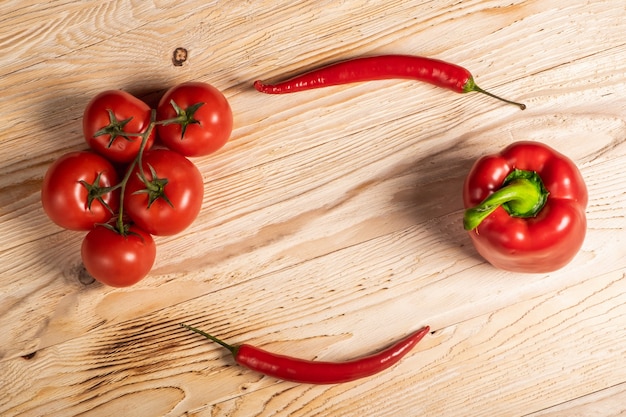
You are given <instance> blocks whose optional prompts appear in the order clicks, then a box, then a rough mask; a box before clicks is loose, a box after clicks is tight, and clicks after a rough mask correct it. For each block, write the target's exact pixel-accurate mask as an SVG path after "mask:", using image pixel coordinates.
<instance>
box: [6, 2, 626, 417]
mask: <svg viewBox="0 0 626 417" xmlns="http://www.w3.org/2000/svg"><path fill="white" fill-rule="evenodd" d="M280 3H281V2H275V1H257V2H251V1H230V0H229V1H130V0H110V1H59V0H53V1H48V2H41V1H34V0H26V1H24V0H19V1H18V0H7V1H3V2H2V15H3V17H2V18H0V45H1V47H2V55H1V57H0V91H1V94H0V156H1V162H0V190H1V192H0V236H2V239H0V415H2V416H44V415H45V416H73V415H88V416H112V415H117V416H188V417H191V416H194V417H208V416H212V417H213V416H233V417H234V416H418V415H420V416H533V417H538V416H550V417H555V416H559V417H560V416H568V417H569V416H617V415H624V414H626V366H624V363H625V362H624V359H626V279H625V272H624V271H625V267H626V241H625V239H624V237H625V233H624V226H625V225H626V220H625V217H626V180H625V179H624V169H625V167H626V121H625V120H626V119H625V116H626V97H625V94H626V93H625V92H626V6H625V4H624V2H623V0H599V1H593V2H586V1H585V2H583V1H566V0H534V1H516V0H515V1H510V0H507V1H504V0H493V1H487V0H468V1H463V2H460V1H441V0H431V1H372V2H368V1H359V0H345V1H319V0H315V1H300V2H292V3H293V4H292V5H290V4H288V2H282V3H285V4H282V5H281V4H280ZM177 47H184V48H186V49H187V50H188V52H189V56H188V60H187V61H186V62H184V63H183V65H182V66H175V65H173V63H172V54H173V51H174V50H175V49H176V48H177ZM380 53H404V54H415V55H425V56H431V57H435V58H440V59H445V60H448V61H452V62H455V63H458V64H460V65H463V66H465V67H467V68H468V69H470V70H471V71H472V73H473V74H474V76H475V78H476V81H477V82H478V84H479V85H481V86H482V87H483V88H485V89H489V90H491V91H492V92H494V93H496V94H499V95H502V96H505V97H507V98H510V99H513V100H519V101H523V102H525V103H526V104H527V105H528V109H527V110H525V111H520V110H519V109H517V108H516V107H514V106H508V105H505V104H502V103H500V102H498V101H496V100H493V99H491V98H489V97H486V96H483V95H480V94H466V95H460V94H456V93H453V92H450V91H445V90H442V89H438V88H435V87H432V86H429V85H425V84H419V83H415V82H410V81H396V80H391V81H379V82H372V83H363V84H355V85H350V86H341V87H333V88H331V89H325V90H317V91H311V92H304V93H298V94H293V95H286V96H268V95H263V94H260V93H257V92H256V91H255V90H254V89H253V88H252V82H253V81H254V80H255V79H263V80H269V81H275V80H279V79H282V78H284V77H287V76H290V75H294V74H296V73H297V72H299V71H301V70H304V69H310V68H313V67H316V66H319V65H322V64H325V63H329V62H333V61H336V60H340V59H345V58H350V57H356V56H362V55H372V54H380ZM190 80H200V81H205V82H209V83H211V84H213V85H214V86H216V87H217V88H219V89H221V90H222V91H223V92H224V94H225V95H226V97H227V98H228V99H229V101H230V103H231V106H232V109H233V112H234V118H235V129H234V131H233V135H232V138H231V140H230V141H229V143H228V144H227V145H226V146H225V147H224V148H223V149H222V150H220V151H219V152H218V153H216V154H214V155H211V156H208V157H203V158H196V159H194V162H195V163H196V164H197V165H198V167H199V168H200V170H201V172H202V174H203V177H204V181H205V198H204V205H203V209H202V212H201V213H200V216H199V218H198V219H197V221H196V222H195V223H194V224H193V225H192V226H191V227H190V228H189V229H188V230H187V231H186V232H184V233H183V234H181V235H177V236H173V237H167V238H157V244H158V259H157V261H156V264H155V267H154V269H153V271H152V273H151V275H150V276H149V277H148V278H146V279H145V280H143V281H142V282H140V283H139V284H137V285H135V286H133V287H130V288H126V289H113V288H109V287H105V286H103V285H100V284H98V283H88V282H86V280H85V278H86V277H85V276H84V273H82V272H81V271H82V269H81V261H80V253H79V248H80V242H81V240H82V236H83V235H82V234H81V233H76V232H69V231H63V230H61V229H60V228H58V227H57V226H55V225H54V224H52V223H51V222H50V221H49V220H48V219H47V217H46V216H45V215H44V213H43V210H42V209H41V204H40V199H39V189H40V185H41V180H42V177H43V175H44V173H45V171H46V169H47V167H48V165H49V164H50V163H51V162H52V161H53V160H54V159H55V158H57V157H59V156H61V155H62V154H64V153H66V152H68V151H71V150H78V149H83V148H85V143H84V141H83V139H82V136H81V116H82V111H83V108H84V106H85V104H86V103H87V102H88V101H89V99H90V98H91V97H93V96H94V95H95V94H97V93H98V92H100V91H103V90H106V89H111V88H119V89H124V90H127V91H130V92H131V93H133V94H136V95H137V96H139V97H141V98H142V99H145V100H146V101H147V102H148V103H150V104H151V105H154V104H155V102H156V101H157V100H158V98H159V97H160V95H161V94H162V93H163V92H164V91H165V89H167V88H168V87H170V86H172V85H175V84H177V83H179V82H183V81H190ZM516 140H536V141H541V142H544V143H547V144H549V145H551V146H553V147H555V148H556V149H558V150H560V151H561V152H563V153H565V154H567V155H568V156H569V157H570V158H571V159H573V160H574V161H575V162H576V164H577V165H578V166H579V167H580V169H581V172H582V174H583V176H584V178H585V180H586V183H587V186H588V188H589V200H590V203H589V208H588V234H587V238H586V240H585V243H584V245H583V248H582V250H581V251H580V253H579V254H578V256H577V257H576V258H575V259H574V260H573V261H572V262H571V263H570V264H569V265H568V266H566V267H565V268H563V269H562V270H559V271H557V272H554V273H550V274H535V275H525V274H516V273H508V272H503V271H500V270H497V269H495V268H493V267H491V266H490V265H489V264H487V263H486V262H485V261H484V260H483V259H481V258H480V257H479V256H478V255H477V254H476V252H475V251H474V249H473V247H472V245H471V242H470V240H469V237H468V236H467V234H466V232H465V231H464V230H463V228H462V225H461V217H462V202H461V185H462V183H463V179H464V177H465V175H466V174H467V172H468V170H469V168H470V166H471V165H472V163H473V161H474V160H475V159H477V158H478V157H480V156H481V155H484V154H486V153H490V152H494V151H497V150H499V149H501V148H503V147H504V146H506V145H508V144H509V143H512V142H514V141H516ZM181 322H185V323H188V324H192V325H196V326H198V327H201V328H202V329H204V330H206V331H209V332H211V333H213V334H215V335H217V336H219V337H221V338H223V339H225V340H227V341H229V342H231V343H235V344H237V343H243V342H249V343H252V344H256V345H259V346H262V347H264V348H266V349H268V350H272V351H275V352H279V353H285V354H291V355H294V356H298V357H302V358H308V359H318V360H331V361H341V360H345V359H350V358H355V357H358V356H361V355H365V354H368V353H371V352H373V351H376V350H377V349H380V348H382V347H384V346H386V345H388V344H390V343H392V342H393V341H395V340H397V339H399V338H401V337H402V336H404V335H406V334H407V333H409V332H411V331H414V330H417V329H418V328H420V327H421V326H423V325H430V326H431V328H432V330H433V332H432V333H431V334H429V335H427V336H426V338H425V339H424V340H423V341H422V342H421V343H420V344H419V345H418V346H417V347H416V348H415V349H414V350H413V351H412V352H411V353H410V354H409V355H408V356H407V357H406V358H405V359H404V360H402V361H401V362H400V363H399V364H398V365H396V366H394V367H393V368H391V369H389V370H388V371H386V372H384V373H381V374H379V375H376V376H374V377H371V378H368V379H364V380H360V381H356V382H353V383H346V384H340V385H330V386H311V385H303V384H295V383H289V382H282V381H277V380H275V379H272V378H268V377H263V376H262V375H260V374H257V373H255V372H252V371H248V370H246V369H243V368H241V367H239V366H237V365H236V364H234V362H233V360H232V357H231V356H230V355H229V354H228V352H227V351H225V350H224V349H222V348H220V347H219V346H217V345H215V344H212V343H210V342H208V341H205V340H204V339H202V338H200V337H199V336H197V335H194V334H192V333H190V332H188V331H186V330H184V329H182V328H180V327H179V323H181Z"/></svg>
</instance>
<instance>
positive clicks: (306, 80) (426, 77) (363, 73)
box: [254, 55, 526, 110]
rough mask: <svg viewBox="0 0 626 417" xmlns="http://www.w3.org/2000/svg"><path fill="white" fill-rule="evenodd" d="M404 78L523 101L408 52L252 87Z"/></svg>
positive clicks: (290, 88) (274, 90)
mask: <svg viewBox="0 0 626 417" xmlns="http://www.w3.org/2000/svg"><path fill="white" fill-rule="evenodd" d="M392 78H404V79H411V80H417V81H424V82H427V83H430V84H433V85H436V86H438V87H443V88H447V89H449V90H452V91H455V92H457V93H469V92H470V91H477V92H479V93H483V94H486V95H488V96H490V97H494V98H497V99H498V100H502V101H504V102H505V103H509V104H514V105H516V106H518V107H519V108H520V109H522V110H524V109H525V108H526V105H525V104H522V103H516V102H514V101H510V100H506V99H503V98H502V97H498V96H496V95H494V94H492V93H490V92H488V91H485V90H483V89H482V88H480V87H478V86H477V85H476V83H475V82H474V77H473V76H472V74H471V73H470V72H469V71H468V70H466V69H465V68H463V67H460V66H458V65H455V64H451V63H449V62H445V61H441V60H438V59H432V58H425V57H421V56H412V55H380V56H372V57H363V58H355V59H350V60H347V61H342V62H338V63H335V64H331V65H328V66H325V67H322V68H319V69H316V70H313V71H310V72H307V73H304V74H301V75H298V76H296V77H294V78H292V79H290V80H287V81H284V82H281V83H279V84H275V85H269V84H263V83H262V82H261V81H260V80H257V81H255V82H254V87H255V88H256V89H257V90H258V91H260V92H262V93H267V94H284V93H295V92H297V91H304V90H310V89H313V88H321V87H327V86H332V85H340V84H348V83H354V82H363V81H375V80H386V79H392Z"/></svg>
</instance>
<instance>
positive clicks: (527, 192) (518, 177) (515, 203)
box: [463, 169, 550, 230]
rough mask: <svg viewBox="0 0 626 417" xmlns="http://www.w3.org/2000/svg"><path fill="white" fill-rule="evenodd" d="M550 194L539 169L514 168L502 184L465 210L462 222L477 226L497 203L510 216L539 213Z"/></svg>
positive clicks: (528, 216) (525, 215) (466, 228)
mask: <svg viewBox="0 0 626 417" xmlns="http://www.w3.org/2000/svg"><path fill="white" fill-rule="evenodd" d="M549 194H550V193H549V192H548V190H547V189H546V187H545V185H544V183H543V181H542V180H541V177H540V176H539V174H537V172H535V171H526V170H521V169H514V170H513V171H512V172H511V173H510V174H509V175H508V176H507V177H506V178H505V179H504V182H503V183H502V187H501V188H499V189H498V190H496V191H495V192H494V193H492V194H491V195H489V196H488V197H487V198H485V199H484V200H483V201H482V202H481V203H480V204H478V205H477V206H475V207H471V208H469V209H467V210H466V211H465V215H464V217H463V226H464V228H465V230H474V229H476V228H477V227H478V226H479V225H480V223H482V221H483V220H484V219H485V218H487V217H488V216H489V215H490V214H491V213H493V212H494V211H495V210H496V209H497V208H498V207H502V208H503V209H504V210H505V211H506V212H507V213H508V214H509V215H510V216H511V217H520V218H530V217H536V216H537V215H538V214H539V212H540V211H541V210H542V209H543V207H544V206H545V205H546V202H547V201H548V195H549Z"/></svg>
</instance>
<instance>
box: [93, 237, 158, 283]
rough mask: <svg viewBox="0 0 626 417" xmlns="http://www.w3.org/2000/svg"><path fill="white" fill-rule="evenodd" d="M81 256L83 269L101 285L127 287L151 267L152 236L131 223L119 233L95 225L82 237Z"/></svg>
mask: <svg viewBox="0 0 626 417" xmlns="http://www.w3.org/2000/svg"><path fill="white" fill-rule="evenodd" d="M81 257H82V259H83V264H84V265H85V269H87V272H89V273H90V274H91V276H93V277H94V278H95V279H97V280H98V281H100V282H102V283H103V284H106V285H110V286H112V287H128V286H130V285H133V284H135V283H137V282H139V281H140V280H141V279H142V278H144V277H145V276H146V275H148V273H149V272H150V269H152V265H153V264H154V260H155V259H156V244H155V243H154V239H153V238H152V236H150V235H149V234H148V233H146V232H145V231H143V230H141V229H140V228H138V227H134V226H131V227H130V229H129V231H128V233H127V235H126V236H123V235H121V234H120V233H118V232H117V231H115V230H112V229H110V228H109V227H107V226H103V225H98V226H96V227H95V228H94V229H93V230H91V231H90V232H89V233H87V236H85V239H84V240H83V244H82V247H81Z"/></svg>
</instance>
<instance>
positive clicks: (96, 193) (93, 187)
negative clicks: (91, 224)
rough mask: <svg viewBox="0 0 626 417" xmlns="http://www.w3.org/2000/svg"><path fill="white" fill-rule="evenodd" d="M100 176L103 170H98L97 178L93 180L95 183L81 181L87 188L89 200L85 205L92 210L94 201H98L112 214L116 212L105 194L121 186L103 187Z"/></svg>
mask: <svg viewBox="0 0 626 417" xmlns="http://www.w3.org/2000/svg"><path fill="white" fill-rule="evenodd" d="M100 177H102V172H98V175H97V176H96V179H95V180H94V181H93V184H90V183H88V182H87V181H85V180H80V181H79V182H80V183H81V185H82V186H83V187H85V188H86V189H87V201H86V203H85V207H87V210H90V211H91V205H92V204H93V202H94V201H98V202H99V203H100V204H102V206H104V208H106V209H107V210H108V211H109V212H110V213H111V214H115V212H114V211H113V209H112V208H111V207H110V206H109V204H108V203H107V202H106V201H105V200H104V198H103V196H105V195H106V194H108V193H110V192H112V191H114V190H115V189H117V188H118V187H119V186H117V185H116V186H113V187H102V186H100Z"/></svg>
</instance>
